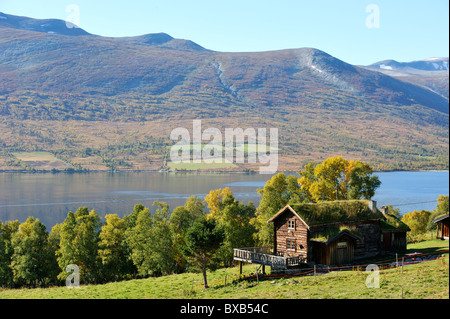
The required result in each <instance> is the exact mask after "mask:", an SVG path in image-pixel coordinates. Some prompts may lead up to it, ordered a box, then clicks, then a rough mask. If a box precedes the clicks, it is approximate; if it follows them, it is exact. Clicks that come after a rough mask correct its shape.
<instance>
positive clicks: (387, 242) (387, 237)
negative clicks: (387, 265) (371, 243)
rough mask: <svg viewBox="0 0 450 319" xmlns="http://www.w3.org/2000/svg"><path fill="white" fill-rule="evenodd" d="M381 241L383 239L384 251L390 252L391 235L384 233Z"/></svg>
mask: <svg viewBox="0 0 450 319" xmlns="http://www.w3.org/2000/svg"><path fill="white" fill-rule="evenodd" d="M383 239H384V250H385V251H390V250H391V233H385V234H384V238H383Z"/></svg>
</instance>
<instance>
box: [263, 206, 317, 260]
mask: <svg viewBox="0 0 450 319" xmlns="http://www.w3.org/2000/svg"><path fill="white" fill-rule="evenodd" d="M271 222H273V225H274V230H275V236H274V255H277V256H283V257H293V256H305V257H306V255H307V253H308V241H309V238H308V236H309V226H308V224H306V223H305V221H304V220H303V219H302V218H301V217H300V216H299V215H298V214H297V213H296V212H295V211H294V210H293V209H292V207H291V206H289V205H288V206H286V207H285V208H284V209H282V210H280V211H279V212H278V213H277V214H276V215H274V216H273V217H272V218H271V219H270V220H269V221H268V223H271Z"/></svg>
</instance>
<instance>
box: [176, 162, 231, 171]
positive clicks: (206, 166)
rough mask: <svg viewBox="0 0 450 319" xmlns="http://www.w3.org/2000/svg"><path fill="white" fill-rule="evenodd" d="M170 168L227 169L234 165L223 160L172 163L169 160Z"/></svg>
mask: <svg viewBox="0 0 450 319" xmlns="http://www.w3.org/2000/svg"><path fill="white" fill-rule="evenodd" d="M167 165H168V166H169V168H170V169H173V170H174V169H177V170H187V171H196V170H199V169H201V170H205V169H210V170H211V169H213V170H214V169H228V168H234V167H236V165H234V164H233V163H228V162H226V161H223V162H222V163H205V162H202V163H173V162H169V163H167Z"/></svg>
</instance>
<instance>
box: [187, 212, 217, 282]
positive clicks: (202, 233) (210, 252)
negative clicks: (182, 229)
mask: <svg viewBox="0 0 450 319" xmlns="http://www.w3.org/2000/svg"><path fill="white" fill-rule="evenodd" d="M224 238H225V235H224V233H223V231H222V230H221V229H220V228H219V227H217V222H216V220H215V219H214V218H209V219H207V218H206V217H205V216H202V217H200V218H198V219H197V220H196V221H195V222H194V224H193V225H192V227H191V228H189V230H188V231H187V232H186V236H185V238H184V240H185V243H186V246H185V248H184V249H183V253H184V254H185V256H186V257H187V258H188V259H190V260H191V261H192V262H193V263H194V264H195V265H197V266H198V267H199V268H200V269H201V270H202V273H203V284H204V287H205V288H208V280H207V278H206V270H207V269H208V268H209V266H210V264H211V261H212V259H213V256H214V254H215V253H216V251H217V250H218V249H219V248H220V246H221V244H222V242H223V240H224Z"/></svg>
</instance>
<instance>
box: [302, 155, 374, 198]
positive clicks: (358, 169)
mask: <svg viewBox="0 0 450 319" xmlns="http://www.w3.org/2000/svg"><path fill="white" fill-rule="evenodd" d="M300 176H301V178H300V180H299V182H300V185H301V188H302V190H304V191H305V192H306V194H307V195H308V198H309V199H310V200H311V201H312V202H322V201H333V200H346V199H370V198H372V197H373V196H374V195H375V190H376V189H377V188H378V187H379V186H380V185H381V182H380V180H379V178H378V176H376V175H373V169H372V167H371V166H370V165H368V164H366V163H364V162H361V161H360V160H356V161H355V160H351V161H349V160H346V159H344V158H342V157H341V156H338V157H330V158H328V159H326V160H325V161H323V162H322V163H319V164H317V165H315V164H314V163H309V164H307V165H306V166H305V169H304V170H303V171H302V172H300Z"/></svg>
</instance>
